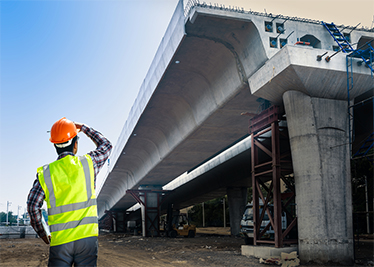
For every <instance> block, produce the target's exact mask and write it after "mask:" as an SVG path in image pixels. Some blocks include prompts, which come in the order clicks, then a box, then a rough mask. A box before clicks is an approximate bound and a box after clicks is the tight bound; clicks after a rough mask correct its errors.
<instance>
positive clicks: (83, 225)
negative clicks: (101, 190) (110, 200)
mask: <svg viewBox="0 0 374 267" xmlns="http://www.w3.org/2000/svg"><path fill="white" fill-rule="evenodd" d="M38 179H39V182H40V185H41V186H42V188H43V190H44V193H45V201H46V202H47V207H48V224H49V227H50V231H51V246H57V245H62V244H66V243H69V242H72V241H76V240H79V239H82V238H86V237H91V236H98V235H99V228H98V219H97V206H96V194H95V185H94V168H93V163H92V159H91V157H90V156H89V155H84V156H82V157H77V156H71V155H68V156H66V157H64V158H62V159H59V160H57V161H55V162H52V163H51V164H47V165H44V166H43V167H40V168H38Z"/></svg>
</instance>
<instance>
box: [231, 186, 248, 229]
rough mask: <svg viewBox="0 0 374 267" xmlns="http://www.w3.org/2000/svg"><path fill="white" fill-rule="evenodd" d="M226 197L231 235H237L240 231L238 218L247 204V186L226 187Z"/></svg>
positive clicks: (239, 218)
mask: <svg viewBox="0 0 374 267" xmlns="http://www.w3.org/2000/svg"><path fill="white" fill-rule="evenodd" d="M227 199H228V202H229V210H230V228H231V235H238V234H239V233H240V220H241V219H242V216H243V213H244V210H245V205H246V204H247V188H246V187H228V188H227Z"/></svg>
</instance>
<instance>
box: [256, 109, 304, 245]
mask: <svg viewBox="0 0 374 267" xmlns="http://www.w3.org/2000/svg"><path fill="white" fill-rule="evenodd" d="M280 125H283V124H282V123H281V116H280V114H279V107H277V106H271V107H270V108H268V109H266V110H264V111H263V112H261V113H260V114H259V115H257V116H255V117H253V118H252V119H250V121H249V133H250V134H251V142H252V149H251V157H252V159H251V161H252V198H253V229H254V230H253V244H254V245H259V244H274V246H275V247H277V248H280V247H283V245H284V244H292V243H297V239H290V238H289V236H290V235H289V234H290V231H291V230H292V229H293V228H294V227H296V223H297V217H296V212H295V205H294V203H295V187H294V183H293V179H292V178H293V168H292V159H291V151H290V146H289V138H288V130H287V127H285V126H280ZM281 180H282V181H283V182H284V184H285V185H286V188H287V190H286V189H284V190H283V191H284V193H281ZM259 198H261V200H262V202H263V207H262V209H260V203H259ZM260 210H261V214H260ZM265 212H266V213H267V215H268V217H269V219H270V222H269V223H268V224H267V225H266V226H263V225H262V222H263V218H264V216H265ZM282 214H285V215H284V216H283V217H286V218H287V224H286V227H283V228H285V229H282ZM270 227H271V228H272V229H273V230H274V238H273V239H272V238H267V237H266V235H265V234H266V233H267V232H269V231H268V230H269V229H270ZM293 232H295V231H293Z"/></svg>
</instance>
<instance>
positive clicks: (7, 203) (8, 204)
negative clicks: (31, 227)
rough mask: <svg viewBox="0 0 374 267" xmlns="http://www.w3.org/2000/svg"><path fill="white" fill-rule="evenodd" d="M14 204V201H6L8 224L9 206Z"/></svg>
mask: <svg viewBox="0 0 374 267" xmlns="http://www.w3.org/2000/svg"><path fill="white" fill-rule="evenodd" d="M10 205H12V202H10V201H7V202H6V225H8V215H9V206H10Z"/></svg>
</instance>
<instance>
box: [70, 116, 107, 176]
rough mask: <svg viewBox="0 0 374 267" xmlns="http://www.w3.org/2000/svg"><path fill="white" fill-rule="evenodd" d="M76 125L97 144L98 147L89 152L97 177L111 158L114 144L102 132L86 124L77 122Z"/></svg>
mask: <svg viewBox="0 0 374 267" xmlns="http://www.w3.org/2000/svg"><path fill="white" fill-rule="evenodd" d="M75 126H76V127H77V129H78V131H81V132H83V133H85V134H86V135H87V136H88V137H89V138H91V140H92V141H93V142H94V143H95V144H96V149H95V150H94V151H91V152H89V153H88V155H90V156H91V158H92V162H93V165H94V170H95V179H96V176H97V174H98V173H99V171H100V170H101V168H102V167H103V165H104V163H105V161H106V160H107V159H108V158H109V155H110V152H111V151H112V144H111V143H110V141H109V140H108V139H107V138H105V137H104V136H103V135H102V134H101V133H100V132H98V131H96V130H94V129H93V128H91V127H89V126H87V125H85V124H82V123H77V122H75Z"/></svg>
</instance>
